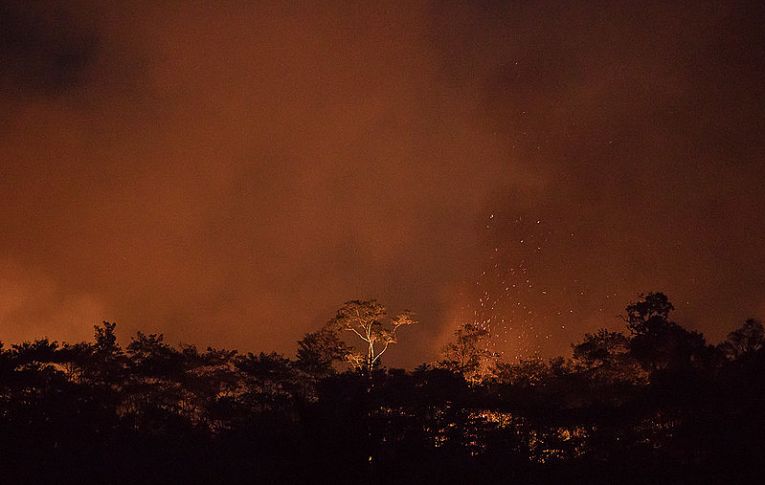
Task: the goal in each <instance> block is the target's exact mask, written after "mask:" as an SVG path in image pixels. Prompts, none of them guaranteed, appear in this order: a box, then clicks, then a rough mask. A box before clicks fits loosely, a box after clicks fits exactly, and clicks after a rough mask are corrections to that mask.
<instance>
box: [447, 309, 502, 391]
mask: <svg viewBox="0 0 765 485" xmlns="http://www.w3.org/2000/svg"><path fill="white" fill-rule="evenodd" d="M488 336H489V330H488V329H486V328H483V327H481V326H480V325H478V324H476V323H465V324H463V325H462V326H460V328H458V329H457V330H456V331H455V332H454V337H455V340H454V341H453V342H449V343H448V344H446V347H445V348H444V350H443V359H442V360H441V361H440V362H439V365H441V366H442V367H444V368H446V369H449V370H450V371H452V372H456V373H459V374H462V375H463V376H465V377H466V378H467V379H469V380H472V381H476V380H478V378H479V375H480V371H481V368H482V367H483V366H484V365H486V361H489V360H493V361H496V359H497V358H498V357H499V354H498V353H496V352H493V351H491V350H489V349H488V348H486V347H485V346H483V341H484V340H485V339H486V338H487V337H488Z"/></svg>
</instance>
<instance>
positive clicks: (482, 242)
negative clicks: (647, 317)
mask: <svg viewBox="0 0 765 485" xmlns="http://www.w3.org/2000/svg"><path fill="white" fill-rule="evenodd" d="M320 3H321V5H320ZM763 25H765V6H763V4H762V3H761V2H698V1H691V2H596V1H587V2H560V1H550V2H491V1H481V2H450V1H446V2H424V3H419V2H414V1H412V2H391V3H387V2H326V3H325V2H305V3H304V4H302V2H277V3H268V2H191V1H188V2H186V1H183V2H181V1H178V2H170V1H167V2H155V1H151V2H124V1H115V2H108V1H101V0H99V1H93V2H88V1H67V2H29V1H24V0H19V1H7V0H0V340H2V341H4V342H6V343H8V342H18V341H20V340H23V339H34V338H38V337H42V336H48V337H50V338H52V339H57V340H62V339H64V340H78V339H87V338H90V336H91V334H92V326H93V325H94V324H95V323H98V322H100V321H102V320H110V321H117V322H119V325H120V326H119V328H118V331H119V334H120V336H121V338H123V339H125V340H127V339H128V336H129V335H130V334H132V333H133V332H135V331H136V330H139V329H140V330H142V331H144V332H163V333H164V334H165V336H166V338H167V340H168V341H170V342H171V343H178V342H184V343H195V344H198V345H201V346H207V345H208V344H209V345H215V346H225V347H228V348H237V349H239V350H242V351H270V350H276V351H280V352H285V353H287V354H292V352H294V349H295V342H296V341H297V340H298V339H300V338H301V337H302V335H303V334H304V333H306V332H308V331H313V330H316V329H318V328H319V327H320V326H321V325H322V324H323V323H324V322H325V321H327V320H328V319H329V318H331V317H332V316H333V315H334V310H335V309H336V308H337V307H338V306H339V305H341V304H342V303H343V302H344V301H346V300H349V299H356V298H377V299H378V300H380V301H381V302H383V303H385V304H386V305H388V307H389V309H390V311H391V312H397V311H400V310H402V309H404V308H411V309H412V310H414V311H416V312H417V314H418V317H419V319H420V323H419V324H418V325H417V326H415V327H412V328H407V329H406V330H405V331H402V342H401V344H400V345H399V346H398V347H397V348H395V350H392V351H391V357H390V360H389V361H388V362H387V363H388V364H391V365H406V366H411V365H415V364H417V363H419V362H425V361H431V360H433V359H435V358H436V357H437V355H438V352H439V349H440V347H441V346H442V345H443V344H444V343H445V342H446V340H448V338H449V336H450V334H451V333H452V332H453V331H454V330H455V328H456V327H457V325H458V324H459V323H462V322H467V321H478V322H481V323H482V324H483V325H486V326H488V327H489V328H490V329H491V331H492V334H493V335H494V337H493V339H492V342H491V345H492V346H493V347H494V348H496V349H498V350H501V351H504V352H505V358H506V359H507V360H510V359H513V358H516V357H519V356H521V357H523V356H531V355H535V354H536V353H540V354H541V355H553V354H559V353H565V352H567V351H568V349H569V346H570V343H572V342H573V341H576V340H578V339H579V338H580V337H581V335H582V334H583V333H584V332H590V331H593V330H595V329H596V328H598V327H602V326H606V327H609V328H622V325H623V323H622V322H621V321H620V320H619V317H618V316H617V315H618V314H619V313H620V311H621V310H622V309H623V308H624V306H625V305H626V304H627V303H628V302H629V301H631V300H634V299H636V298H637V296H638V294H639V293H641V292H648V291H664V292H666V293H667V294H668V295H669V296H670V298H671V300H672V301H673V302H674V304H675V306H676V307H677V312H676V315H675V316H676V319H677V320H678V321H680V322H681V323H682V324H683V325H685V326H687V327H688V328H691V329H696V330H700V331H703V332H704V334H705V335H706V336H707V338H708V339H709V340H710V341H712V342H716V341H718V340H720V339H721V338H723V337H724V335H725V334H727V332H729V331H730V330H732V329H733V328H735V327H738V326H739V325H740V324H741V323H742V322H743V320H744V319H746V318H747V317H752V316H759V317H763V316H765V217H763V214H764V213H765V188H764V187H763V181H765V150H763V149H764V148H765V136H764V133H763V128H765V107H764V106H763V104H764V102H765V101H764V100H765V82H763V79H765V29H763V27H762V26H763Z"/></svg>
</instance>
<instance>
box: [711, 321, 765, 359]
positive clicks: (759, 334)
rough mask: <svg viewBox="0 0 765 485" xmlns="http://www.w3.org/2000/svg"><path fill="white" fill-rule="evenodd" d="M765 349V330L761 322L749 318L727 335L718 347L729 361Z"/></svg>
mask: <svg viewBox="0 0 765 485" xmlns="http://www.w3.org/2000/svg"><path fill="white" fill-rule="evenodd" d="M764 347H765V329H763V327H762V322H760V321H759V320H755V319H753V318H750V319H749V320H747V321H746V322H744V324H743V325H742V326H741V327H740V328H738V329H736V330H734V331H732V332H731V333H729V334H728V338H727V339H725V341H724V342H722V343H721V344H720V346H719V348H720V350H721V351H722V352H723V353H724V354H725V355H726V356H727V357H728V358H729V359H731V360H737V359H740V358H743V357H748V356H750V355H752V354H754V353H755V352H757V351H759V350H761V349H763V348H764Z"/></svg>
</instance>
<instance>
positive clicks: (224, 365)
mask: <svg viewBox="0 0 765 485" xmlns="http://www.w3.org/2000/svg"><path fill="white" fill-rule="evenodd" d="M344 308H345V307H344ZM671 311H672V305H671V304H670V303H669V301H668V300H667V298H666V297H665V296H664V295H663V294H661V293H652V294H649V295H647V296H645V297H643V298H641V300H639V301H638V302H636V303H633V304H631V305H629V306H628V307H627V311H626V316H625V321H626V328H625V331H626V332H625V333H620V332H613V331H608V330H601V331H598V332H596V333H594V334H587V335H585V337H584V339H583V340H582V341H581V342H579V343H577V344H575V345H574V346H573V352H572V355H571V357H570V358H567V359H564V358H557V359H552V360H550V361H543V360H534V359H532V360H526V361H521V362H515V363H503V362H502V361H501V360H499V361H497V360H492V362H493V363H492V365H491V366H488V367H487V366H483V370H481V369H482V366H481V359H483V358H485V357H495V356H488V355H486V354H485V353H482V351H481V350H480V348H479V346H480V340H481V338H482V337H483V336H484V335H483V334H482V333H481V332H480V330H479V329H476V328H474V327H471V326H467V327H465V328H463V329H461V330H459V331H458V333H457V334H456V342H455V343H453V344H450V346H449V347H447V349H446V351H445V356H444V360H443V361H441V362H440V363H438V364H436V365H435V366H431V365H422V366H420V367H418V368H417V369H415V370H413V371H404V370H399V369H385V368H383V367H381V366H379V365H377V366H376V367H375V368H374V370H372V371H371V372H370V371H368V370H367V369H366V368H365V367H364V366H361V367H360V368H359V369H355V370H354V369H349V370H343V368H344V366H343V365H341V364H340V363H341V362H342V360H343V359H344V358H347V356H348V355H350V354H351V351H350V350H349V348H348V347H347V345H346V344H345V343H344V341H343V339H342V335H339V334H337V333H336V332H335V331H333V330H332V327H331V326H328V327H327V328H325V329H322V330H320V331H318V332H315V333H311V334H308V335H306V337H305V338H304V339H303V340H302V341H301V342H299V345H298V353H297V359H295V360H291V359H288V358H286V357H284V356H281V355H278V354H273V353H272V354H263V353H261V354H258V355H254V354H251V353H248V354H241V353H238V352H235V351H228V350H221V349H212V348H208V349H207V350H204V351H200V350H199V349H197V348H195V347H193V346H181V347H174V346H170V345H168V344H167V343H165V342H164V340H163V338H162V336H161V335H144V334H142V333H138V334H137V335H136V336H135V337H134V338H133V339H132V341H131V342H130V343H129V345H127V347H124V348H123V347H121V346H120V345H119V344H118V342H117V338H116V335H115V325H114V324H112V323H104V324H103V325H102V326H98V327H96V332H95V339H94V341H93V342H89V343H77V344H58V343H56V342H51V341H48V340H46V339H43V340H38V341H35V342H31V343H23V344H19V345H13V346H11V347H10V348H4V347H2V346H0V477H2V481H3V482H6V483H308V482H313V483H316V482H318V483H358V482H364V483H757V482H759V480H757V477H756V476H755V475H754V472H755V470H757V469H758V467H759V460H760V457H761V456H762V454H763V452H764V451H765V446H764V445H763V431H764V430H765V413H763V404H765V379H763V375H765V374H764V373H763V372H764V371H765V348H764V346H763V343H765V336H764V333H763V327H762V325H761V324H760V323H759V322H757V321H755V320H750V321H747V322H746V323H745V324H744V325H743V326H742V327H741V328H739V329H738V330H736V331H734V332H733V333H731V334H730V336H729V337H728V339H727V340H726V341H724V342H722V343H720V344H719V345H716V346H713V345H710V344H708V343H707V342H705V340H704V337H703V336H702V335H701V334H699V333H697V332H692V331H689V330H687V329H685V328H683V327H682V326H680V325H678V324H677V323H675V322H673V321H672V320H671V319H670V314H671ZM341 316H342V315H341ZM471 332H472V333H471ZM386 335H388V334H386ZM345 367H347V366H345Z"/></svg>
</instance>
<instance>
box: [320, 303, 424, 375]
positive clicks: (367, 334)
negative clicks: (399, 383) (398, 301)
mask: <svg viewBox="0 0 765 485" xmlns="http://www.w3.org/2000/svg"><path fill="white" fill-rule="evenodd" d="M386 315H387V312H386V310H385V307H384V306H383V305H381V304H379V303H377V301H376V300H352V301H348V302H345V304H343V306H342V307H340V309H339V310H338V311H337V315H336V316H335V318H334V319H332V320H331V321H330V322H329V324H328V325H329V327H330V328H332V329H335V330H338V331H343V332H350V333H353V334H354V335H355V337H357V338H359V339H361V340H362V342H364V344H363V346H364V347H366V349H365V351H364V352H351V353H350V354H349V355H348V360H349V361H350V362H351V364H353V365H354V366H355V367H356V368H358V369H362V370H365V371H367V372H370V371H371V370H372V369H374V366H375V365H376V364H377V363H378V361H379V360H380V357H382V355H383V354H384V353H385V352H386V351H387V350H388V348H389V347H390V346H391V345H393V344H395V343H396V342H397V333H398V329H399V328H401V327H404V326H408V325H412V324H414V323H416V320H415V319H414V316H413V314H412V312H410V311H408V310H405V311H403V312H401V313H399V314H398V315H396V316H394V317H393V318H390V319H389V321H387V322H385V319H386V318H385V317H386Z"/></svg>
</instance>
